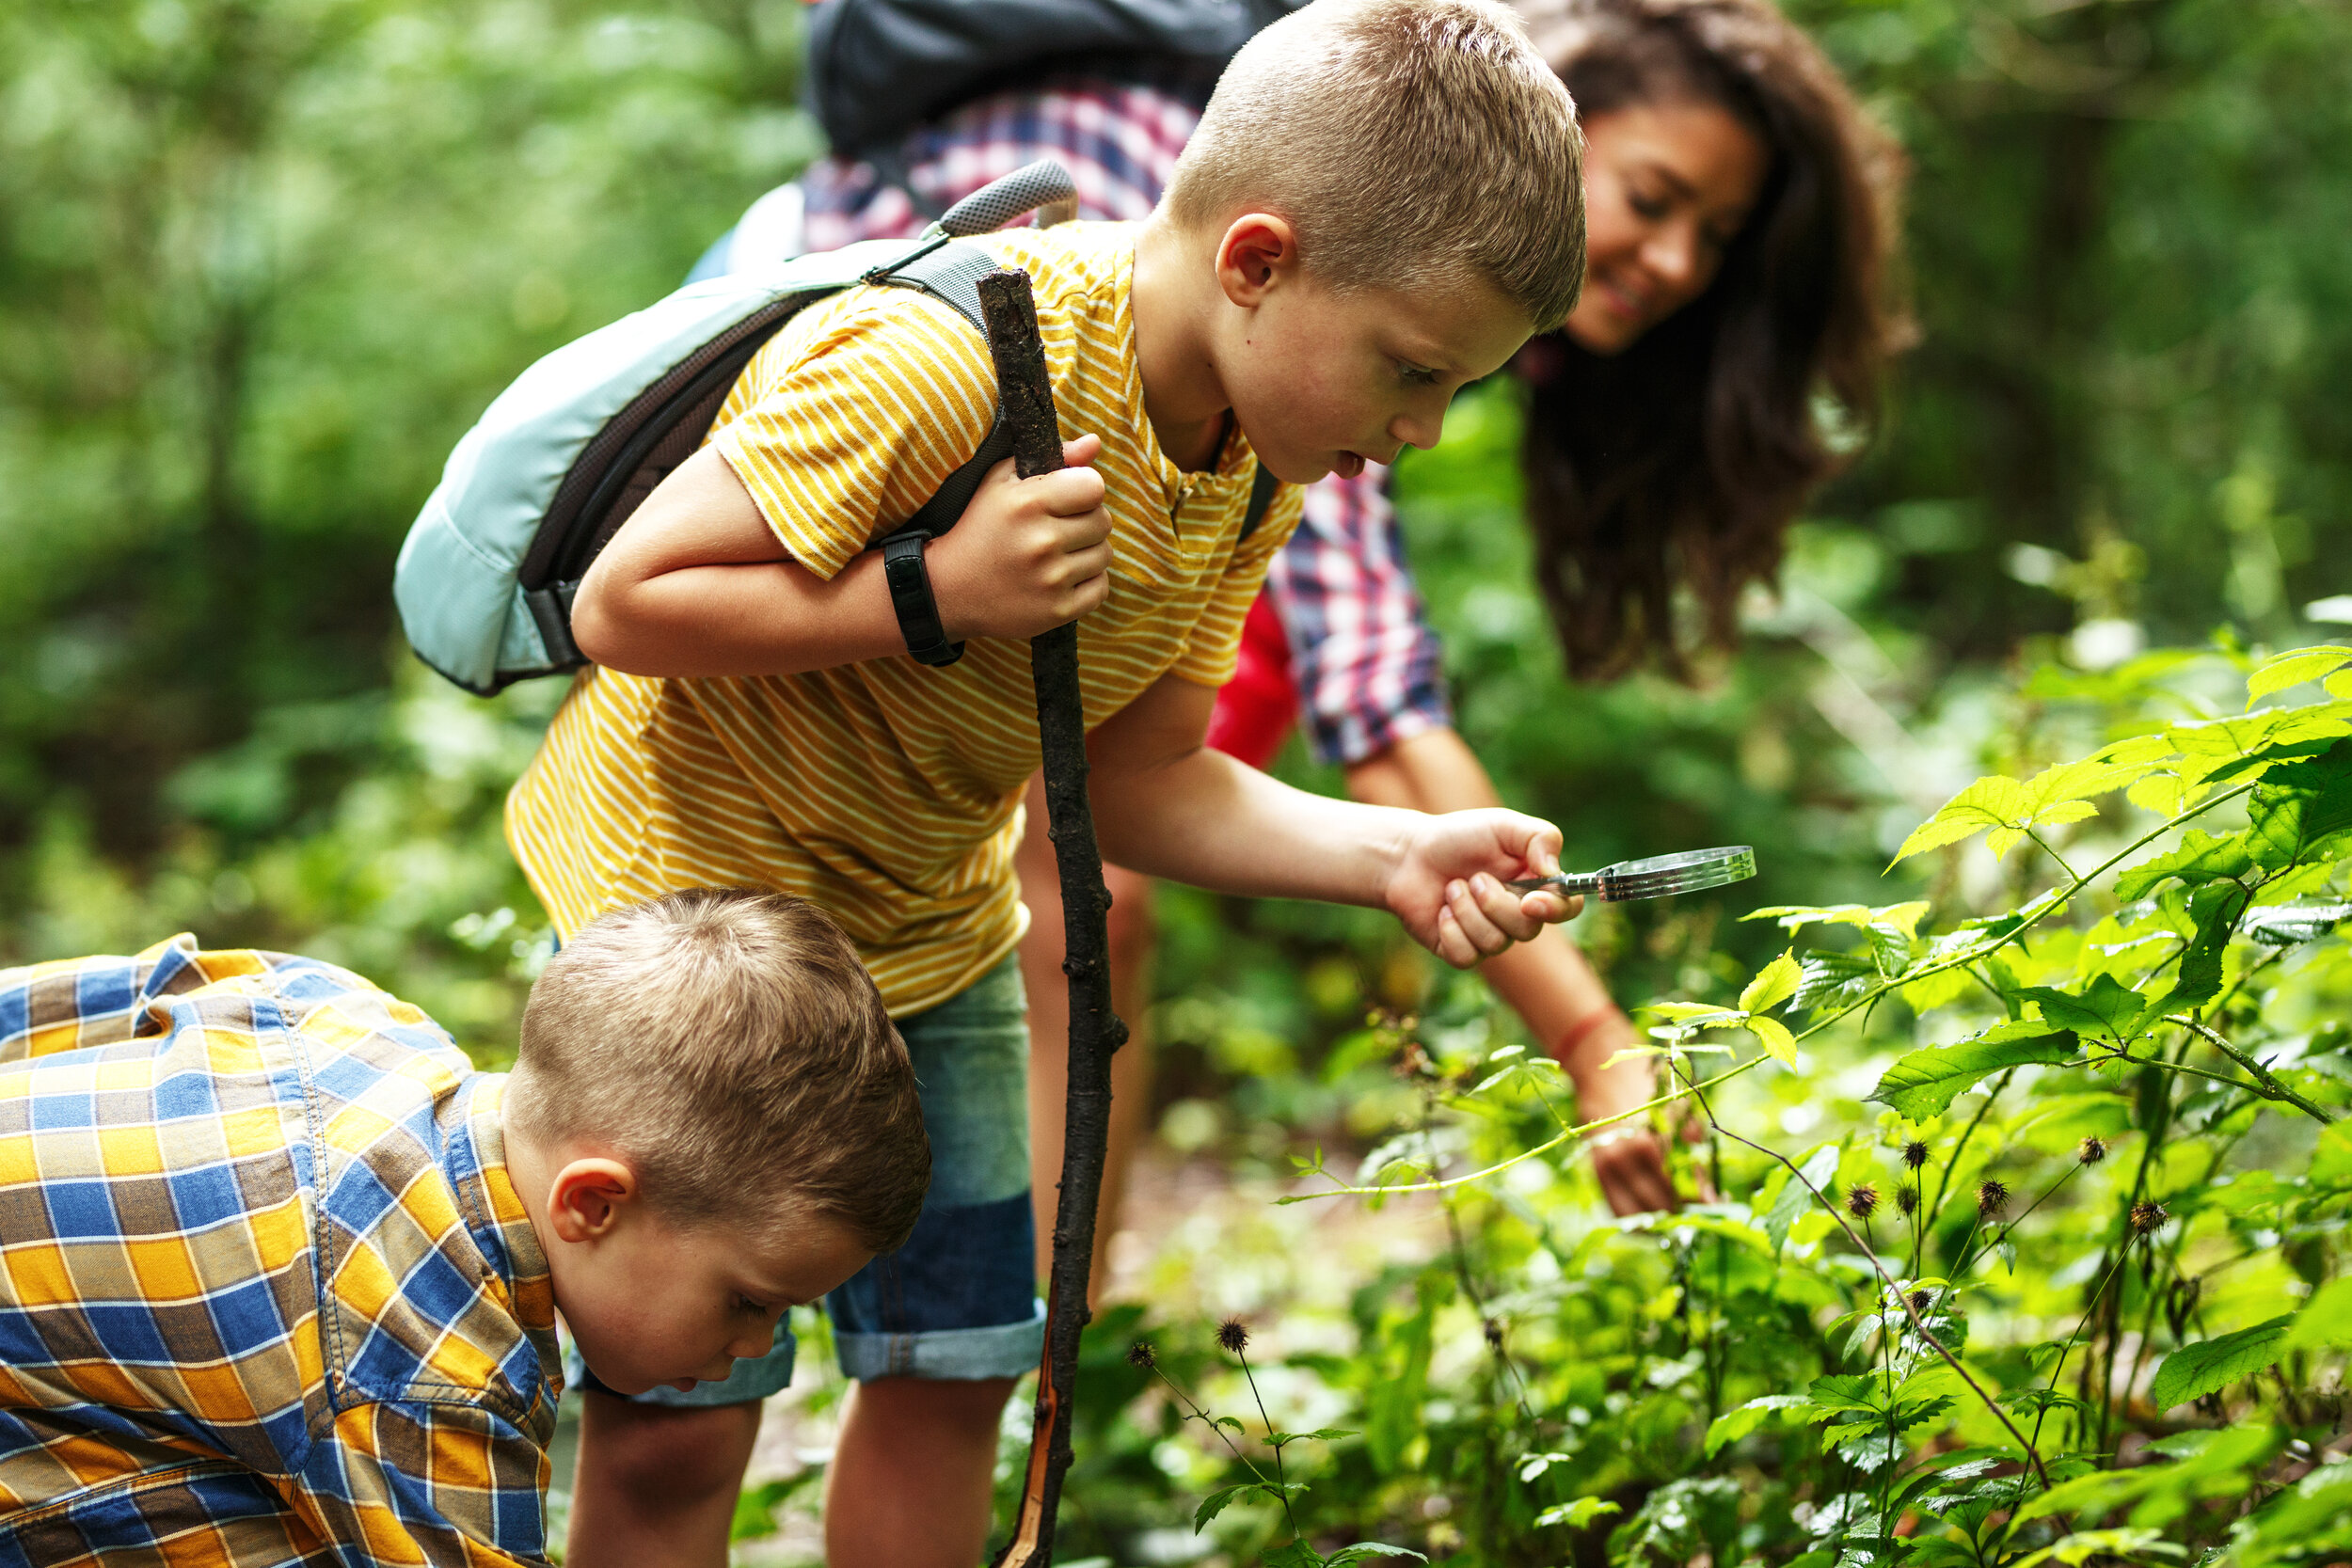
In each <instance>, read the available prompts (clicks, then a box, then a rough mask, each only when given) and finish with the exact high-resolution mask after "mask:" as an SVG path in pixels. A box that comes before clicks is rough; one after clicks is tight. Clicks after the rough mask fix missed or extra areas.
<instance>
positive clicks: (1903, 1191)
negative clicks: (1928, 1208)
mask: <svg viewBox="0 0 2352 1568" xmlns="http://www.w3.org/2000/svg"><path fill="white" fill-rule="evenodd" d="M1895 1207H1896V1208H1898V1209H1900V1210H1901V1211H1902V1212H1904V1213H1905V1214H1906V1215H1909V1214H1915V1213H1916V1212H1918V1210H1919V1189H1918V1188H1916V1187H1898V1188H1896V1189H1895Z"/></svg>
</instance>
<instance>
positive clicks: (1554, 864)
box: [1382, 810, 1584, 969]
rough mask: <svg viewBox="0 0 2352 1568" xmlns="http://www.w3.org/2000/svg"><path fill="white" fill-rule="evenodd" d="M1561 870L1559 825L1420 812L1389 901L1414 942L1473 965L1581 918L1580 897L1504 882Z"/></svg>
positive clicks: (1502, 815)
mask: <svg viewBox="0 0 2352 1568" xmlns="http://www.w3.org/2000/svg"><path fill="white" fill-rule="evenodd" d="M1559 869H1560V830H1559V829H1557V828H1555V827H1553V826H1551V824H1549V822H1544V821H1540V820H1538V819H1537V818H1535V817H1533V816H1522V815H1521V814H1519V813H1518V812H1515V811H1502V810H1486V811H1456V812H1447V813H1446V814H1444V815H1443V816H1419V817H1415V818H1414V819H1413V820H1412V822H1411V825H1410V826H1408V827H1407V828H1406V830H1405V832H1404V836H1403V838H1402V840H1401V841H1400V843H1399V844H1398V847H1397V852H1396V858H1395V862H1394V865H1393V869H1391V872H1390V873H1389V877H1388V880H1387V883H1386V885H1385V886H1384V888H1383V889H1382V894H1383V902H1384V903H1386V904H1387V906H1388V908H1389V910H1390V911H1391V912H1392V913H1393V914H1395V916H1396V917H1397V919H1399V920H1400V921H1402V922H1404V924H1405V928H1406V930H1407V931H1409V932H1411V933H1412V936H1413V940H1414V941H1416V942H1420V943H1421V944H1422V946H1423V947H1426V948H1428V949H1429V950H1430V951H1431V952H1432V953H1435V954H1436V955H1438V957H1439V958H1443V959H1444V960H1445V961H1446V962H1448V963H1450V964H1452V965H1453V966H1454V968H1456V969H1468V968H1470V966H1471V965H1473V964H1475V963H1477V962H1478V961H1479V960H1480V959H1481V958H1492V957H1493V956H1494V955H1495V954H1497V953H1500V952H1502V950H1503V949H1505V948H1507V947H1509V946H1510V945H1511V944H1512V943H1513V942H1525V941H1527V940H1528V939H1529V938H1531V937H1533V936H1534V935H1535V933H1536V932H1538V931H1540V930H1542V929H1543V928H1544V927H1546V926H1552V925H1557V924H1559V923H1560V922H1561V921H1564V920H1573V919H1575V918H1576V916H1577V914H1578V913H1579V911H1581V910H1582V909H1583V908H1584V900H1583V899H1581V898H1569V897H1564V896H1563V895H1560V894H1557V893H1551V892H1540V893H1515V892H1513V891H1512V890H1511V889H1510V888H1508V887H1506V886H1504V885H1503V884H1504V882H1505V880H1506V879H1518V878H1525V877H1549V876H1552V875H1554V874H1556V873H1557V872H1558V871H1559Z"/></svg>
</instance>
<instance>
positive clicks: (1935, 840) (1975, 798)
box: [1888, 773, 2032, 865]
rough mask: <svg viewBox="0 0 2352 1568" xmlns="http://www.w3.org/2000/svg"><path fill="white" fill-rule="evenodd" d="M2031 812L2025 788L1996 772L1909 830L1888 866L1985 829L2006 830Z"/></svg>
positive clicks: (1945, 803) (1971, 836)
mask: <svg viewBox="0 0 2352 1568" xmlns="http://www.w3.org/2000/svg"><path fill="white" fill-rule="evenodd" d="M2031 809H2032V801H2031V800H2030V798H2029V797H2028V796H2027V795H2026V786H2025V785H2024V784H2019V783H2018V782H2017V781H2016V780H2015V779H2009V778H2003V777H2002V776H2001V775H1999V774H1997V773H1995V774H1994V775H1993V776H1992V777H1990V778H1983V779H1979V780H1978V781H1977V782H1976V783H1975V784H1970V785H1969V786H1968V787H1967V788H1965V789H1963V790H1962V791H1961V792H1960V793H1959V794H1957V795H1955V796H1953V797H1952V798H1951V799H1950V800H1947V801H1945V802H1944V804H1943V806H1942V808H1941V809H1939V810H1938V811H1937V812H1936V814H1935V815H1934V816H1931V817H1929V818H1928V819H1927V820H1926V821H1925V822H1922V823H1921V824H1920V825H1919V826H1918V827H1916V828H1914V829H1913V830H1912V831H1911V836H1910V837H1909V838H1906V839H1904V840H1903V844H1902V847H1901V848H1899V849H1898V850H1896V851H1895V858H1894V859H1893V860H1892V861H1890V862H1888V864H1889V865H1899V864H1901V863H1903V862H1904V861H1907V860H1909V859H1910V858H1911V857H1912V856H1914V855H1916V854H1920V853H1922V852H1924V851H1926V850H1929V849H1940V848H1942V847H1944V846H1945V845H1947V844H1957V843H1959V842H1960V841H1961V840H1962V839H1964V838H1974V837H1975V836H1976V835H1977V834H1979V833H1980V832H1984V831H1985V830H1986V829H1988V828H2003V827H2008V826H2009V825H2010V824H2011V823H2015V822H2023V821H2024V820H2025V819H2026V815H2027V813H2028V812H2029V811H2030V810H2031Z"/></svg>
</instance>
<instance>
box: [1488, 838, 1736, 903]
mask: <svg viewBox="0 0 2352 1568" xmlns="http://www.w3.org/2000/svg"><path fill="white" fill-rule="evenodd" d="M1755 875H1756V850H1755V849H1754V848H1753V847H1750V846H1748V845H1745V844H1734V845H1729V846H1726V847H1722V848H1717V849H1686V850H1684V851H1683V852H1682V853H1680V854H1678V855H1652V856H1651V857H1650V858H1649V859H1647V860H1642V861H1619V862H1618V863H1616V864H1614V865H1604V866H1602V867H1601V868H1600V869H1599V870H1598V871H1563V872H1561V873H1560V874H1559V875H1558V876H1556V877H1529V878H1524V879H1520V880H1518V881H1516V882H1513V883H1511V884H1510V885H1511V886H1512V887H1513V888H1514V889H1516V890H1517V891H1518V892H1520V893H1540V892H1550V893H1559V894H1565V895H1569V896H1575V895H1579V894H1581V895H1583V896H1585V897H1587V898H1597V899H1599V900H1600V901H1601V902H1602V903H1604V904H1622V903H1625V902H1627V901H1628V900H1629V899H1634V898H1664V897H1666V896H1668V895H1672V894H1677V893H1696V892H1698V891H1699V890H1700V889H1701V888H1710V887H1722V886H1723V885H1724V883H1726V882H1743V881H1745V880H1747V879H1749V878H1750V877H1753V876H1755Z"/></svg>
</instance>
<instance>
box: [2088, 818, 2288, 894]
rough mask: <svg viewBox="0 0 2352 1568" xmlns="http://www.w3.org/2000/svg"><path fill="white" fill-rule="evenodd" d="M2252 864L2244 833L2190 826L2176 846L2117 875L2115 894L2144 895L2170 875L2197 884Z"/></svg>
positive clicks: (2243, 872) (2237, 873)
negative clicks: (2220, 833) (2207, 829)
mask: <svg viewBox="0 0 2352 1568" xmlns="http://www.w3.org/2000/svg"><path fill="white" fill-rule="evenodd" d="M2253 868H2254V859H2253V857H2252V856H2251V855H2249V854H2248V853H2247V850H2246V839H2245V835H2244V834H2242V833H2230V834H2228V835H2226V836H2224V835H2217V834H2214V833H2209V832H2204V831H2202V830H2201V829H2197V828H2192V829H2190V830H2189V831H2188V832H2187V834H2186V835H2185V836H2184V837H2183V838H2182V840H2181V847H2179V848H2178V849H2175V850H2173V851H2171V852H2170V853H2169V854H2163V855H2157V856H2155V857H2153V859H2150V860H2144V861H2142V862H2140V863H2138V864H2137V865H2135V866H2132V867H2130V868H2129V869H2128V870H2126V871H2124V872H2123V873H2122V875H2120V876H2118V877H2117V878H2116V879H2115V895H2116V896H2117V897H2118V898H2122V899H2127V900H2128V899H2133V898H2145V897H2146V896H2148V894H2149V892H2150V890H2152V889H2153V888H2154V887H2156V886H2157V885H2158V884H2159V883H2161V882H2163V881H2165V880H2166V879H2169V878H2178V879H2180V880H2182V881H2184V882H2186V883H2188V884H2189V885H2190V886H2192V887H2196V886H2201V885H2202V884H2204V883H2206V882H2210V881H2213V880H2215V879H2217V878H2221V877H2243V876H2245V875H2246V874H2247V873H2248V872H2249V871H2251V870H2253Z"/></svg>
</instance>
